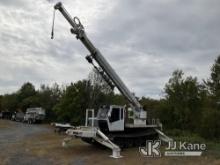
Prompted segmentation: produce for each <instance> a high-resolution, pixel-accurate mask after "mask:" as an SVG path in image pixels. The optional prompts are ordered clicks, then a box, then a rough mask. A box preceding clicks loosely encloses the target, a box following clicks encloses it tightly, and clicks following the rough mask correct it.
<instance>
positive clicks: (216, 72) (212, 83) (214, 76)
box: [205, 55, 220, 105]
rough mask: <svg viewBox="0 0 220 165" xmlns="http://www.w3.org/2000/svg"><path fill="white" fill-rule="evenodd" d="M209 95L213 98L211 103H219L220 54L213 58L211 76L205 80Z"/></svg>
mask: <svg viewBox="0 0 220 165" xmlns="http://www.w3.org/2000/svg"><path fill="white" fill-rule="evenodd" d="M205 85H206V87H207V89H208V92H209V94H210V96H211V97H212V98H213V101H214V102H213V103H214V104H215V105H216V103H217V104H220V55H219V56H218V57H217V59H216V60H215V63H214V64H213V66H212V68H211V76H210V78H209V79H208V80H207V81H205Z"/></svg>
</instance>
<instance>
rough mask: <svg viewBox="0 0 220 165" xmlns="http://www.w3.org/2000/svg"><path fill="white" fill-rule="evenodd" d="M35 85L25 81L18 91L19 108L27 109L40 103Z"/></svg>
mask: <svg viewBox="0 0 220 165" xmlns="http://www.w3.org/2000/svg"><path fill="white" fill-rule="evenodd" d="M36 94H37V92H36V90H35V87H34V85H33V84H31V83H30V82H27V83H24V84H23V85H22V86H21V88H20V89H19V90H18V92H17V98H18V101H19V105H18V106H19V108H20V109H22V110H23V111H25V110H26V109H27V108H29V107H31V106H36V105H38V104H39V102H37V98H36V97H35V96H36Z"/></svg>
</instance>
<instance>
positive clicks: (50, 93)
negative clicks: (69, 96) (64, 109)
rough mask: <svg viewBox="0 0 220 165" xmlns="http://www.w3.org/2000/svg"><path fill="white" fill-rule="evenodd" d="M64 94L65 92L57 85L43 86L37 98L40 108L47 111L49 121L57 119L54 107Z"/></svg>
mask: <svg viewBox="0 0 220 165" xmlns="http://www.w3.org/2000/svg"><path fill="white" fill-rule="evenodd" d="M62 94H63V91H62V89H61V88H60V87H59V85H58V84H57V83H55V84H53V85H52V87H49V86H46V85H41V87H40V90H39V91H38V94H37V98H38V100H39V104H40V106H41V107H43V108H44V109H45V110H46V115H47V119H48V120H54V119H56V116H55V113H54V111H53V107H54V106H55V105H56V104H57V103H58V102H59V101H60V99H61V97H62Z"/></svg>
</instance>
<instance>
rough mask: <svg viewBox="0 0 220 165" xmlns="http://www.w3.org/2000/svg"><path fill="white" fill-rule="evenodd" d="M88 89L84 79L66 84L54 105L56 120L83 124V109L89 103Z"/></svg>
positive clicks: (88, 85) (88, 86)
mask: <svg viewBox="0 0 220 165" xmlns="http://www.w3.org/2000/svg"><path fill="white" fill-rule="evenodd" d="M90 89H91V88H90V84H89V82H88V81H86V80H83V81H78V82H77V83H74V84H73V83H71V84H70V85H69V86H67V87H66V89H65V91H64V94H63V97H62V98H61V100H60V102H59V103H58V104H57V105H56V106H55V107H54V111H55V113H56V115H57V119H58V121H62V122H71V123H72V124H74V125H78V124H83V123H84V118H85V110H86V109H87V108H88V105H89V98H90V93H89V92H90V91H91V90H90Z"/></svg>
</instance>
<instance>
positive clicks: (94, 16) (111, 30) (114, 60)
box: [0, 0, 220, 98]
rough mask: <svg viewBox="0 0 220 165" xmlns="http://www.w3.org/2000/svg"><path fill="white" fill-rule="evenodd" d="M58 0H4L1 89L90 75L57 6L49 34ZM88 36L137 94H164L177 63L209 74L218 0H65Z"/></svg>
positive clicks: (1, 8)
mask: <svg viewBox="0 0 220 165" xmlns="http://www.w3.org/2000/svg"><path fill="white" fill-rule="evenodd" d="M55 2H57V1H55V0H49V1H46V0H39V1H34V0H17V1H12V0H7V1H6V0H2V1H1V2H0V4H1V6H0V20H1V24H0V64H1V65H0V93H1V94H3V93H6V92H11V91H14V90H16V89H17V88H18V87H19V86H20V85H21V84H22V83H24V82H25V81H31V82H33V83H34V84H35V85H36V86H37V87H39V85H40V84H42V83H46V84H51V83H53V82H58V83H60V84H62V83H64V84H67V83H70V82H71V81H77V80H79V79H83V78H86V77H87V75H88V73H89V71H90V70H91V67H90V66H88V64H87V62H86V61H85V60H84V56H85V55H87V54H88V51H87V50H86V49H85V48H84V47H83V46H82V44H81V43H80V42H79V41H76V39H75V37H74V36H72V35H71V34H70V33H69V28H70V26H69V25H68V23H67V22H66V20H65V19H64V18H63V17H62V16H61V14H60V13H58V12H57V14H56V20H55V40H53V41H52V40H50V30H51V22H52V12H53V9H52V6H53V4H54V3H55ZM63 3H64V5H65V7H66V8H67V10H68V11H69V12H70V14H71V15H73V16H75V15H77V16H78V17H79V18H80V19H81V21H82V23H83V24H84V26H85V28H86V32H87V33H88V36H89V38H91V40H92V41H93V42H94V44H95V45H96V47H97V48H99V49H100V51H101V52H102V53H103V54H104V56H105V57H106V58H107V60H108V61H109V62H110V64H111V65H112V66H113V68H115V70H116V72H117V73H118V74H119V75H120V76H121V77H122V79H123V80H124V81H125V83H126V84H127V85H128V87H129V88H130V89H131V90H132V91H134V92H135V93H136V94H137V95H138V96H148V97H154V98H159V97H161V96H162V90H163V87H164V85H165V83H166V82H167V81H168V79H169V77H170V76H171V73H172V72H173V70H174V69H177V68H179V69H183V71H184V72H185V73H186V75H193V76H198V78H199V80H201V79H202V78H207V77H208V76H209V70H210V67H211V65H212V63H213V62H214V59H215V58H216V57H217V55H218V54H219V52H220V50H219V43H220V38H219V36H218V34H219V32H220V22H219V16H220V10H219V5H220V2H219V1H218V0H210V1H206V0H194V1H190V0H185V1H180V0H168V1H163V0H161V1H152V0H148V1H145V0H140V1H133V0H126V1H125V0H120V1H112V2H110V1H103V0H86V1H81V0H75V1H71V0H64V1H63Z"/></svg>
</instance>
